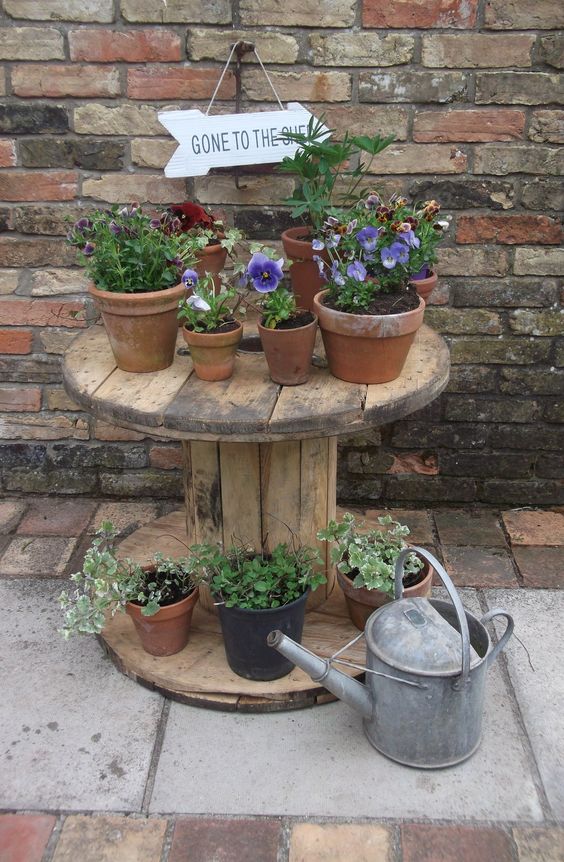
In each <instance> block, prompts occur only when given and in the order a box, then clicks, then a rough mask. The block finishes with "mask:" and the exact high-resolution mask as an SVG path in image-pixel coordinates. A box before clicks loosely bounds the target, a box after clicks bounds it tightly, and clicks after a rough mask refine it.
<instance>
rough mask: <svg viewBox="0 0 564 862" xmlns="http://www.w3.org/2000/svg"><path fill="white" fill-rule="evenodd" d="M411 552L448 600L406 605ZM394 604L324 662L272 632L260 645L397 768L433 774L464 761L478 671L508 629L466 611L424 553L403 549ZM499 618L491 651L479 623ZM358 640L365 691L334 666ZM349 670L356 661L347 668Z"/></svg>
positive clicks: (476, 725) (472, 736)
mask: <svg viewBox="0 0 564 862" xmlns="http://www.w3.org/2000/svg"><path fill="white" fill-rule="evenodd" d="M412 551H417V553H418V555H419V556H420V557H423V558H424V559H425V560H428V561H429V562H430V563H431V565H432V566H434V568H435V571H436V572H437V573H438V575H439V577H440V579H441V581H442V582H443V584H444V585H445V587H446V589H447V591H448V594H449V597H450V599H451V602H452V604H451V602H443V601H439V600H437V599H422V598H414V599H404V598H402V592H403V581H402V576H403V566H404V562H405V559H406V557H407V556H408V555H409V554H410V553H411V552H412ZM395 598H396V600H397V601H394V602H390V603H388V604H386V605H384V606H383V607H381V608H378V609H377V610H376V611H374V613H373V614H372V615H371V616H370V617H369V619H368V621H367V623H366V628H365V630H364V632H362V633H361V634H360V635H358V637H357V638H355V639H354V640H353V641H351V642H350V644H347V645H346V647H343V649H341V650H339V652H338V653H336V654H335V655H334V656H332V657H331V658H330V659H322V658H319V656H316V655H315V654H314V653H312V652H310V651H309V650H307V649H305V647H303V646H301V645H300V644H297V643H295V641H293V640H291V638H288V637H286V636H285V635H283V634H282V633H281V632H279V631H275V632H271V633H270V634H269V636H268V644H269V646H271V647H274V649H277V650H278V651H279V652H281V653H282V654H283V655H285V656H286V657H287V658H289V659H290V660H291V661H292V662H293V663H294V664H296V665H298V667H301V668H302V670H304V671H305V672H306V673H307V674H309V675H310V676H311V678H312V679H313V680H314V681H315V682H318V683H320V684H321V685H323V686H324V687H325V688H327V689H329V691H331V692H332V693H333V694H335V695H336V696H337V697H338V698H340V699H342V700H344V701H345V702H346V703H348V704H349V705H350V706H352V707H353V709H356V710H357V711H358V712H360V713H361V715H362V717H363V720H364V722H363V723H364V731H365V733H366V736H367V737H368V739H369V741H370V742H371V744H372V745H373V746H374V748H376V749H377V750H378V751H380V752H381V753H382V754H385V755H386V757H390V758H391V759H392V760H396V761H398V762H399V763H404V764H406V765H408V766H418V767H423V768H425V769H434V768H438V767H442V766H452V765H453V764H455V763H460V761H462V760H466V758H467V757H470V755H471V754H473V753H474V752H475V751H476V749H477V748H478V745H479V744H480V736H481V729H482V713H483V709H484V694H485V683H486V671H487V669H488V667H489V666H490V665H491V664H492V662H493V661H495V659H496V658H497V656H498V655H499V653H500V652H501V651H502V649H503V648H504V647H505V645H506V643H507V641H508V640H509V638H510V637H511V634H512V632H513V619H512V617H511V616H510V615H509V614H508V613H507V612H506V611H503V610H501V609H499V608H495V609H494V610H491V611H489V612H488V613H487V614H485V616H483V617H482V618H481V619H477V617H475V616H474V615H473V614H471V613H470V612H469V611H466V610H465V609H464V607H463V605H462V602H461V601H460V598H459V596H458V593H457V592H456V589H455V587H454V584H453V583H452V581H451V579H450V578H449V576H448V575H447V573H446V571H445V570H444V568H443V567H442V566H441V564H440V563H439V561H438V560H436V559H435V557H434V556H433V555H432V554H429V553H428V551H426V550H425V549H424V548H418V547H411V548H407V549H406V550H404V551H402V552H401V554H400V555H399V557H398V560H397V564H396V569H395ZM498 616H502V617H505V618H506V620H507V627H506V629H505V632H504V633H503V636H502V638H501V639H500V640H499V641H498V643H497V644H496V645H495V646H493V645H492V642H491V640H490V637H489V635H488V632H487V630H486V628H485V626H484V623H486V622H488V620H491V619H493V618H494V617H498ZM361 637H365V638H366V664H367V667H366V668H364V670H366V679H367V682H366V685H363V684H362V683H360V682H357V681H356V680H354V679H351V677H349V676H347V675H346V674H344V673H342V672H341V671H339V670H336V669H335V668H334V667H332V662H336V663H341V664H351V663H350V662H347V661H345V660H343V659H339V658H337V656H339V655H341V653H343V652H344V651H345V650H346V649H347V648H348V647H349V646H351V645H352V644H353V643H356V641H358V640H359V639H360V638H361ZM353 667H357V665H353Z"/></svg>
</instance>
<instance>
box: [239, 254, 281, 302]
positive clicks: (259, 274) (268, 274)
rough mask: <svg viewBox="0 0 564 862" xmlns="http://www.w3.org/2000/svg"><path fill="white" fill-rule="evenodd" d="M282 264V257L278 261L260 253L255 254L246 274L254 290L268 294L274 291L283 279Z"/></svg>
mask: <svg viewBox="0 0 564 862" xmlns="http://www.w3.org/2000/svg"><path fill="white" fill-rule="evenodd" d="M283 264H284V258H283V257H281V258H280V260H271V259H270V258H269V257H267V256H266V255H265V254H262V253H261V252H260V251H257V252H255V254H253V256H252V258H251V260H250V262H249V265H248V267H247V272H248V273H249V278H250V279H251V281H252V283H253V287H254V289H255V290H258V292H259V293H270V292H271V291H273V290H276V288H277V287H278V284H279V283H280V281H281V280H282V279H283V278H284V273H283V272H282V266H283Z"/></svg>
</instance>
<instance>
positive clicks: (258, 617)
mask: <svg viewBox="0 0 564 862" xmlns="http://www.w3.org/2000/svg"><path fill="white" fill-rule="evenodd" d="M190 551H191V552H192V554H193V555H194V558H195V565H196V568H197V569H199V570H200V572H201V573H202V574H204V573H205V577H206V578H207V580H208V583H209V586H210V589H211V592H212V595H213V597H214V599H215V602H216V604H217V605H218V609H219V618H220V622H221V630H222V632H223V640H224V645H225V655H226V658H227V662H228V664H229V667H230V668H231V670H233V671H234V672H235V673H236V674H237V675H238V676H242V677H245V679H256V680H272V679H278V678H279V677H281V676H286V674H288V673H290V671H291V670H292V668H293V667H294V665H293V664H292V663H291V662H290V661H289V660H288V659H286V658H284V656H282V655H280V653H278V652H276V650H274V649H272V648H271V647H269V646H268V645H267V642H266V639H267V637H268V635H269V634H270V632H271V631H274V630H275V629H279V630H280V631H282V632H284V634H286V635H288V636H289V637H291V638H292V639H293V640H296V641H298V642H299V641H300V640H301V636H302V630H303V624H304V614H305V605H306V600H307V597H308V594H309V591H310V590H315V589H316V588H317V587H318V586H319V585H320V584H323V583H325V581H326V578H325V575H324V574H323V572H322V571H321V569H320V567H321V559H320V557H319V553H318V551H317V550H316V549H314V548H309V547H307V546H305V545H297V544H296V542H295V541H292V543H291V544H286V543H281V544H279V545H277V546H276V547H275V548H274V549H273V551H272V553H270V554H267V553H265V552H264V551H262V552H261V553H256V552H255V550H254V549H252V548H248V547H245V546H244V545H234V546H233V547H231V548H229V549H228V550H226V551H223V550H221V549H220V548H219V547H217V546H212V545H194V546H192V547H191V548H190Z"/></svg>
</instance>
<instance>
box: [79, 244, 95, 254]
mask: <svg viewBox="0 0 564 862" xmlns="http://www.w3.org/2000/svg"><path fill="white" fill-rule="evenodd" d="M95 248H96V246H95V245H94V243H92V242H87V243H86V245H85V246H84V248H83V249H82V254H83V255H85V257H90V255H92V254H94V249H95Z"/></svg>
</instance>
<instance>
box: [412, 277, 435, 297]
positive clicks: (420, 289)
mask: <svg viewBox="0 0 564 862" xmlns="http://www.w3.org/2000/svg"><path fill="white" fill-rule="evenodd" d="M437 281H438V275H437V273H436V272H432V273H431V275H430V276H429V277H428V278H412V279H411V280H410V282H409V283H410V284H412V285H413V287H414V288H415V289H416V291H417V293H418V294H419V296H420V297H421V299H424V300H425V302H427V300H428V299H429V297H430V296H431V293H432V292H433V290H434V289H435V287H436V286H437Z"/></svg>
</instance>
